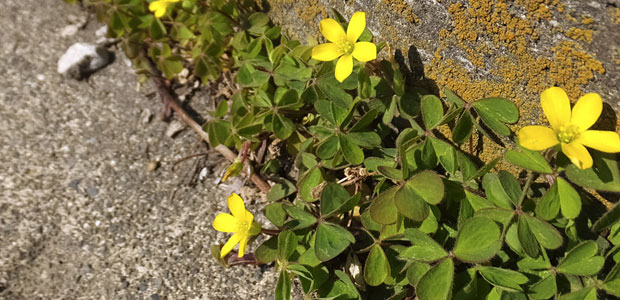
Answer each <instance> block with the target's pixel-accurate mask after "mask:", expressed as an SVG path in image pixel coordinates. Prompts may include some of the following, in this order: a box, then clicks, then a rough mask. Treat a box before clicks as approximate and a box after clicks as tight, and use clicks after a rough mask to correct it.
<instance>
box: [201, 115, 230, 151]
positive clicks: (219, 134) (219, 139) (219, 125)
mask: <svg viewBox="0 0 620 300" xmlns="http://www.w3.org/2000/svg"><path fill="white" fill-rule="evenodd" d="M202 130H204V131H206V132H207V133H208V134H209V144H211V146H212V147H215V146H217V145H220V144H225V143H226V140H227V139H228V137H229V136H230V134H231V127H230V122H227V121H223V120H212V121H209V122H207V123H206V124H205V126H203V127H202Z"/></svg>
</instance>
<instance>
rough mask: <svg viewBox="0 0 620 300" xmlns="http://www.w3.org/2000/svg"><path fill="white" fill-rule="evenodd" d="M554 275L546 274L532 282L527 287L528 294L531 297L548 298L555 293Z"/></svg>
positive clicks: (541, 299)
mask: <svg viewBox="0 0 620 300" xmlns="http://www.w3.org/2000/svg"><path fill="white" fill-rule="evenodd" d="M557 290H558V288H557V285H556V282H555V276H553V275H547V276H546V277H544V278H543V279H541V280H540V281H538V282H536V283H534V284H532V285H531V286H530V288H529V292H528V296H530V298H532V299H537V300H538V299H540V300H543V299H549V298H551V297H553V296H554V295H555V293H557Z"/></svg>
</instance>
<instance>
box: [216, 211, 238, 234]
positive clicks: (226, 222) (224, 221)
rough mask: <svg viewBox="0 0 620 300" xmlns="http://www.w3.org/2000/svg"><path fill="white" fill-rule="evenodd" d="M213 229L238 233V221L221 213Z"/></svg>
mask: <svg viewBox="0 0 620 300" xmlns="http://www.w3.org/2000/svg"><path fill="white" fill-rule="evenodd" d="M213 228H215V230H217V231H221V232H236V231H237V230H238V229H237V219H236V218H235V217H233V216H231V215H229V214H225V213H220V214H218V215H217V216H216V217H215V220H213Z"/></svg>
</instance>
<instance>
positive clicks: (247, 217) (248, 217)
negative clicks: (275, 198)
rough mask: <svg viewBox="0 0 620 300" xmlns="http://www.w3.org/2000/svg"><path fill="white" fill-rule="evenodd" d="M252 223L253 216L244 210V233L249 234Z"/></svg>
mask: <svg viewBox="0 0 620 300" xmlns="http://www.w3.org/2000/svg"><path fill="white" fill-rule="evenodd" d="M253 221H254V215H253V214H252V213H251V212H249V211H247V210H246V211H245V222H246V225H247V227H246V228H244V230H245V232H249V231H250V230H251V229H252V223H254V222H253Z"/></svg>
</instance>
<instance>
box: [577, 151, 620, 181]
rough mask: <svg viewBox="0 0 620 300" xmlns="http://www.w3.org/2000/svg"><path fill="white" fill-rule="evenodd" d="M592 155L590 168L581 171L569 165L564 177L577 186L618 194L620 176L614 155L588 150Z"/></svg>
mask: <svg viewBox="0 0 620 300" xmlns="http://www.w3.org/2000/svg"><path fill="white" fill-rule="evenodd" d="M589 151H590V154H591V155H592V160H593V164H592V168H589V169H585V170H581V169H579V168H577V167H576V166H575V165H573V164H570V165H569V166H567V167H566V177H568V179H569V180H570V181H572V182H574V183H575V184H577V185H580V186H583V187H587V188H591V189H595V190H599V191H608V192H620V174H619V172H620V171H619V170H618V161H617V160H616V158H617V155H616V153H603V152H600V151H596V150H593V149H589Z"/></svg>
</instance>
